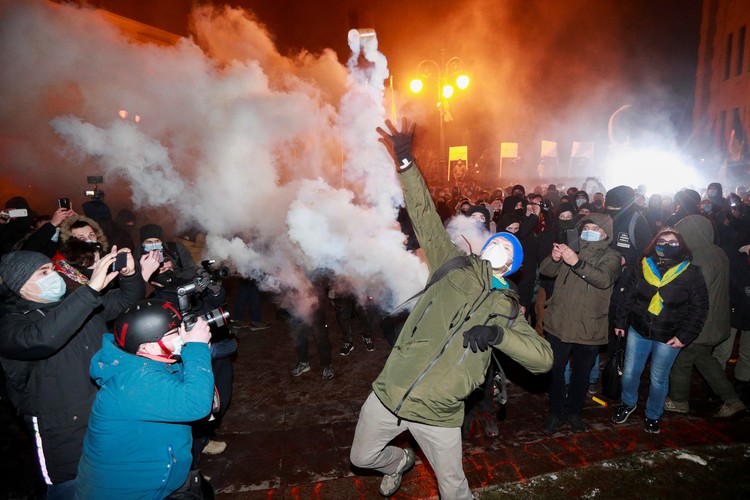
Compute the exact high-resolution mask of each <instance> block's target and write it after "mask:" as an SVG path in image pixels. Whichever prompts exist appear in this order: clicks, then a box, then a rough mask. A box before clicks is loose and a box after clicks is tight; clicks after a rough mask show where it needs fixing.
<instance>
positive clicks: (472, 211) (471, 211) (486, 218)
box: [466, 205, 492, 224]
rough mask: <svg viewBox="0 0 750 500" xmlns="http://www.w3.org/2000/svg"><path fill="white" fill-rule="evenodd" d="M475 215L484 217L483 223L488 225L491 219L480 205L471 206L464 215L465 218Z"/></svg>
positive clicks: (488, 212) (488, 213)
mask: <svg viewBox="0 0 750 500" xmlns="http://www.w3.org/2000/svg"><path fill="white" fill-rule="evenodd" d="M476 213H479V214H482V215H484V221H485V222H486V223H488V224H489V222H490V220H491V219H492V217H491V216H490V211H489V210H487V208H486V207H484V206H482V205H472V206H471V208H469V210H468V212H466V215H467V217H471V216H472V214H476Z"/></svg>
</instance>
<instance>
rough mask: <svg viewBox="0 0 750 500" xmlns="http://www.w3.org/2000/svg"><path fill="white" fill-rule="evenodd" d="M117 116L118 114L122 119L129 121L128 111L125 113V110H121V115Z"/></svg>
mask: <svg viewBox="0 0 750 500" xmlns="http://www.w3.org/2000/svg"><path fill="white" fill-rule="evenodd" d="M117 114H118V115H119V116H120V118H122V119H123V120H127V119H128V112H127V111H125V110H124V109H121V110H120V112H119V113H117Z"/></svg>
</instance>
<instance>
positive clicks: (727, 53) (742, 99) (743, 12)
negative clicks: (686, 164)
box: [693, 0, 750, 180]
mask: <svg viewBox="0 0 750 500" xmlns="http://www.w3.org/2000/svg"><path fill="white" fill-rule="evenodd" d="M748 28H750V1H748V0H703V17H702V21H701V39H700V49H699V50H700V53H699V55H698V70H697V79H696V89H695V107H694V110H693V137H694V138H695V139H696V142H697V144H698V145H699V147H700V149H701V153H702V155H704V156H705V157H706V158H707V160H708V161H710V162H712V163H714V164H721V165H723V166H726V167H727V168H728V169H729V170H730V171H731V174H732V177H736V176H738V175H739V176H743V177H744V176H745V174H747V173H748V165H749V164H750V157H749V155H748V141H747V137H748V124H750V33H748ZM728 180H729V179H728ZM737 180H739V179H737Z"/></svg>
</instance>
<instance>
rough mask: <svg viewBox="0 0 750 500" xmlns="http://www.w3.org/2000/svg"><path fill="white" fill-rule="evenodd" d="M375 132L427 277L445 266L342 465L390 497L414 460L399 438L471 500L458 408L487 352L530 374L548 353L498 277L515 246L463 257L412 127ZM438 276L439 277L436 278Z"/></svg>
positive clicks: (408, 326)
mask: <svg viewBox="0 0 750 500" xmlns="http://www.w3.org/2000/svg"><path fill="white" fill-rule="evenodd" d="M386 126H387V128H388V132H386V131H384V130H383V129H381V128H378V133H379V134H380V135H381V137H382V142H383V143H384V144H385V145H386V147H387V148H388V151H389V152H390V154H391V156H392V158H393V160H394V162H395V164H396V168H397V169H398V176H399V179H400V181H401V183H402V185H403V188H404V196H405V200H406V207H407V210H408V211H409V216H410V218H411V219H412V222H413V226H414V231H415V233H416V235H417V239H418V240H419V243H420V244H421V246H422V249H423V250H424V252H425V256H426V260H427V263H428V267H429V269H430V271H431V273H438V271H440V270H441V269H446V268H445V267H444V266H446V265H447V264H449V263H452V262H460V264H459V265H457V266H456V267H452V268H450V270H449V271H447V272H446V273H444V275H443V276H441V277H440V279H438V280H436V281H435V282H434V283H431V284H430V285H429V286H428V287H426V288H425V289H424V290H423V292H422V293H421V295H420V296H419V298H418V300H417V302H416V304H415V306H414V308H413V310H412V312H411V313H410V314H409V316H408V318H407V320H406V323H405V324H404V326H403V329H402V330H401V335H399V337H398V339H397V340H396V345H395V346H394V348H393V349H392V350H391V354H390V355H389V357H388V359H387V360H386V362H385V366H384V367H383V370H382V371H381V373H380V375H378V378H377V379H376V380H375V382H374V383H373V391H372V392H371V393H370V395H369V396H368V398H367V400H366V401H365V403H364V404H363V405H362V409H361V411H360V415H359V420H358V422H357V427H356V429H355V431H354V440H353V442H352V448H351V452H350V459H351V462H352V464H353V465H354V466H356V467H362V468H367V469H374V470H377V471H378V472H381V473H383V474H384V476H383V480H382V481H381V483H380V493H381V494H382V495H383V496H386V497H389V496H392V495H393V494H394V493H396V491H398V489H399V487H400V485H401V478H402V476H403V474H404V473H405V472H406V471H408V470H409V469H410V468H411V467H412V466H413V465H414V461H415V455H414V451H413V450H410V449H401V448H398V447H395V446H388V442H389V441H391V440H392V439H393V438H395V437H396V436H397V435H399V434H401V433H402V432H404V431H406V430H408V431H409V432H410V433H411V434H412V436H413V437H414V438H415V439H416V441H417V443H418V444H419V445H420V447H421V448H422V451H423V452H424V453H425V456H426V457H427V460H428V461H429V462H430V465H431V466H432V468H433V470H434V471H435V475H436V476H437V483H438V489H439V490H440V495H441V496H442V497H443V498H450V499H454V500H465V499H471V498H472V494H471V490H470V489H469V485H468V481H467V480H466V475H465V474H464V471H463V464H462V460H461V424H462V422H463V419H464V399H465V398H466V397H467V396H468V395H469V394H471V392H472V391H473V390H474V389H476V388H477V387H478V386H479V385H480V384H481V383H482V382H483V381H484V378H485V373H486V372H487V367H488V365H489V363H490V354H491V353H490V346H495V348H497V349H499V350H501V351H503V352H505V353H506V354H507V355H508V356H510V357H511V358H512V359H514V360H515V361H517V362H518V363H520V364H521V365H522V366H524V367H526V368H527V369H528V370H530V371H531V372H533V373H541V372H544V371H547V370H549V368H550V366H551V365H552V354H551V351H550V348H549V344H548V343H547V341H545V340H544V339H542V338H541V337H539V336H538V335H537V334H536V332H535V331H534V330H533V329H532V328H531V327H530V326H529V325H528V323H527V322H526V320H525V319H524V317H523V314H520V307H519V305H518V299H517V297H516V296H515V294H513V293H512V292H510V291H509V289H508V287H509V285H508V283H507V282H506V281H505V279H504V276H505V274H507V273H508V272H509V271H510V270H511V269H512V268H513V267H514V265H517V264H516V263H515V262H514V253H515V251H514V250H515V249H514V245H512V244H511V242H510V241H508V240H507V239H506V238H500V237H498V235H493V236H492V237H490V238H489V239H488V241H487V242H486V243H485V244H484V246H483V248H482V249H481V251H480V254H479V255H478V256H476V255H469V256H467V255H465V254H464V252H463V251H462V250H460V249H459V248H458V247H457V246H456V245H455V244H453V243H452V242H451V240H450V236H449V235H448V232H447V231H446V230H445V228H444V227H443V225H442V223H441V222H440V218H439V217H438V215H437V212H436V211H435V206H434V204H433V203H432V199H431V198H430V196H429V191H428V190H427V187H426V186H425V183H424V179H423V178H422V176H421V174H420V172H419V170H418V169H417V168H416V165H415V163H414V157H413V154H412V146H411V144H412V136H413V132H414V126H413V125H412V126H409V124H408V122H407V121H406V120H404V123H403V126H402V129H401V131H400V132H399V131H398V130H397V129H396V128H395V127H394V126H393V124H392V123H391V122H390V121H386ZM441 274H442V273H441Z"/></svg>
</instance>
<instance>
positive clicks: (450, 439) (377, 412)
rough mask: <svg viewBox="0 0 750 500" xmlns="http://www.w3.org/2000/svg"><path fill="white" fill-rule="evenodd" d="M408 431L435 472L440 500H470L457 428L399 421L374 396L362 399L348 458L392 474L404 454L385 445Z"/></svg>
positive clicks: (363, 466)
mask: <svg viewBox="0 0 750 500" xmlns="http://www.w3.org/2000/svg"><path fill="white" fill-rule="evenodd" d="M407 430H408V431H409V432H411V435H412V436H414V439H415V440H416V441H417V443H418V444H419V447H420V448H421V449H422V451H423V452H424V454H425V456H426V457H427V460H428V461H429V462H430V465H431V466H432V470H434V471H435V476H436V477H437V483H438V488H439V489H440V497H441V498H442V499H443V500H463V499H471V498H472V495H471V490H470V489H469V482H468V481H467V480H466V475H465V474H464V469H463V464H462V462H461V455H462V450H461V428H460V427H437V426H435V425H427V424H420V423H417V422H409V421H406V420H401V422H400V423H399V421H398V418H396V416H395V415H394V414H393V413H391V412H390V411H389V410H388V408H386V407H385V406H383V403H381V402H380V400H379V399H378V398H377V396H375V393H374V392H371V393H370V395H369V396H368V397H367V400H365V403H364V404H363V405H362V409H361V410H360V412H359V421H358V422H357V428H356V430H355V431H354V441H353V442H352V450H351V453H350V456H349V457H350V459H351V461H352V464H353V465H354V466H356V467H361V468H364V469H374V470H376V471H379V472H382V473H383V474H393V473H395V472H396V470H397V469H398V465H399V463H400V462H401V460H402V459H403V458H404V452H403V450H402V449H401V448H398V447H396V446H388V443H389V442H390V441H391V440H393V438H395V437H396V436H398V435H399V434H401V433H402V432H404V431H407Z"/></svg>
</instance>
